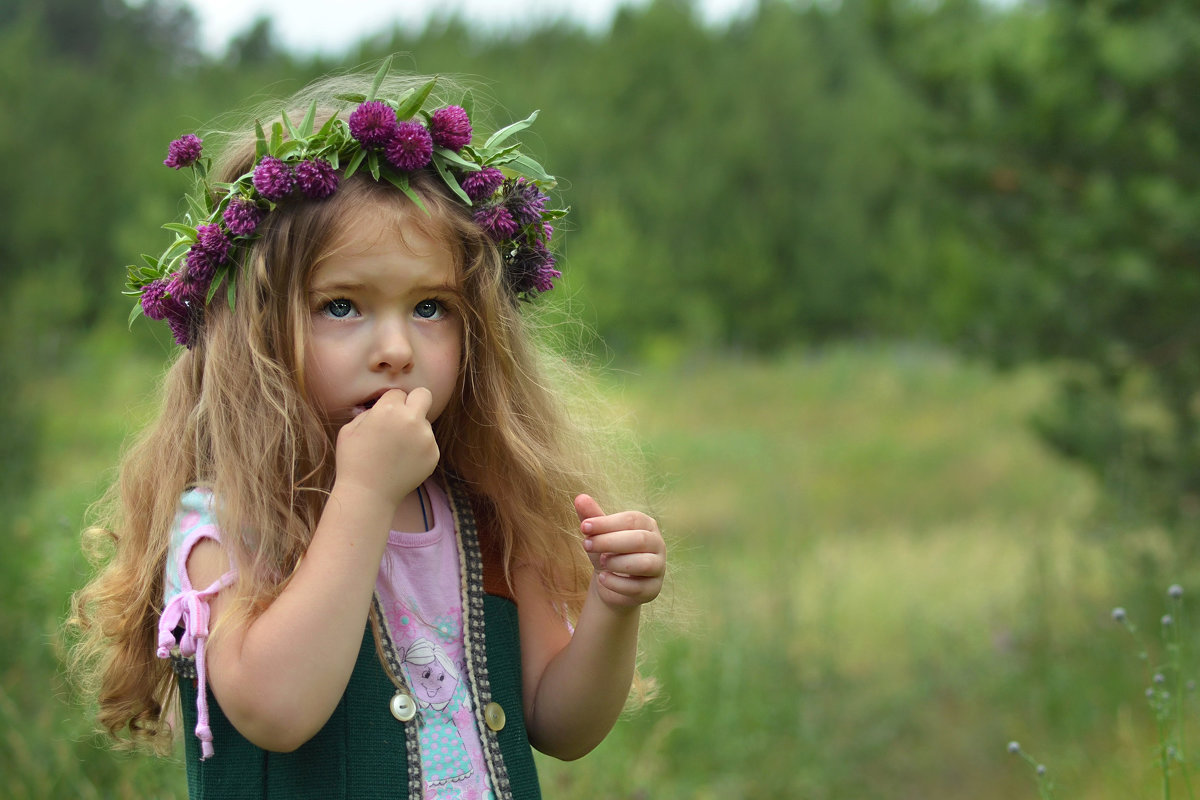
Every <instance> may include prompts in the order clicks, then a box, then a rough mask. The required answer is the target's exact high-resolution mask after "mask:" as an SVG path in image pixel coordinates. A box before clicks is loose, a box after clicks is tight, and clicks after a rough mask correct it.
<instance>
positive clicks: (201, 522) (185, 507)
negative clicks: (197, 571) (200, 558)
mask: <svg viewBox="0 0 1200 800" xmlns="http://www.w3.org/2000/svg"><path fill="white" fill-rule="evenodd" d="M199 536H207V537H210V538H213V539H216V540H217V541H220V540H221V535H220V531H219V530H218V528H217V520H216V515H215V514H214V512H213V493H212V490H211V489H207V488H205V487H195V488H192V489H188V490H187V491H185V492H184V493H183V494H181V495H180V496H179V508H178V509H177V510H176V512H175V522H174V524H172V525H171V538H170V542H169V543H168V545H167V563H166V575H165V578H166V580H165V586H164V589H165V592H164V594H165V596H166V598H167V599H170V598H171V597H173V596H174V595H176V594H179V592H181V591H182V590H183V581H182V579H181V577H180V574H181V572H182V571H183V570H185V569H186V568H187V567H186V564H187V551H188V550H190V549H191V548H190V547H189V545H190V544H195V542H196V541H197V537H199Z"/></svg>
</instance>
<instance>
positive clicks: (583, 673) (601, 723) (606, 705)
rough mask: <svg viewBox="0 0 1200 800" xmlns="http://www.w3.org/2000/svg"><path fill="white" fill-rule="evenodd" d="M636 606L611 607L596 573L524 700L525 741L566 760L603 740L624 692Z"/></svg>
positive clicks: (631, 655)
mask: <svg viewBox="0 0 1200 800" xmlns="http://www.w3.org/2000/svg"><path fill="white" fill-rule="evenodd" d="M640 616H641V614H640V606H633V607H629V608H614V607H612V606H609V605H608V604H606V603H604V602H603V601H602V600H600V598H599V597H598V596H597V594H596V579H595V578H593V579H592V585H591V587H590V588H589V590H588V597H587V600H586V601H585V603H584V606H583V609H582V610H581V612H580V615H579V620H578V622H577V624H576V626H575V632H574V634H573V635H572V637H571V639H570V641H569V642H568V643H567V645H566V646H565V647H564V648H563V649H562V650H561V651H560V652H559V653H558V654H557V655H556V656H555V657H554V658H553V659H552V660H551V661H550V662H549V663H548V664H547V665H546V667H545V670H544V671H543V672H542V676H541V679H540V680H539V681H538V684H537V690H536V696H535V697H534V698H533V701H532V703H531V704H530V713H529V714H528V715H527V719H526V724H527V726H528V728H529V738H530V742H531V743H532V744H533V745H534V746H535V747H536V748H537V749H538V750H540V751H542V752H543V753H546V754H547V755H551V756H554V757H555V758H559V759H563V760H566V761H569V760H573V759H576V758H581V757H583V756H585V755H587V754H588V753H589V752H591V751H592V749H593V748H595V747H596V745H598V744H600V742H601V741H603V739H604V737H605V736H607V735H608V732H609V731H610V730H612V727H613V725H614V724H615V723H616V721H617V717H618V716H620V714H621V710H622V709H623V708H624V707H625V702H626V700H627V699H628V697H629V687H630V685H631V683H632V681H633V675H634V668H635V661H636V659H637V641H638V625H639V621H640Z"/></svg>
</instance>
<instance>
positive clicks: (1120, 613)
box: [1112, 606, 1125, 622]
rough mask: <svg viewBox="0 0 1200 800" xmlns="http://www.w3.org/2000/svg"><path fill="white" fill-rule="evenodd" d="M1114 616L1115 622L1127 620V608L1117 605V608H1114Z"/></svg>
mask: <svg viewBox="0 0 1200 800" xmlns="http://www.w3.org/2000/svg"><path fill="white" fill-rule="evenodd" d="M1112 618H1113V622H1124V621H1125V609H1123V608H1121V607H1120V606H1117V607H1116V608H1114V609H1113V610H1112Z"/></svg>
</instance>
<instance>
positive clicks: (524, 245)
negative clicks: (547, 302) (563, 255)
mask: <svg viewBox="0 0 1200 800" xmlns="http://www.w3.org/2000/svg"><path fill="white" fill-rule="evenodd" d="M554 263H555V262H554V255H553V254H552V253H551V252H550V251H549V250H547V249H546V246H545V245H543V244H542V243H541V242H539V241H536V240H534V241H532V242H521V243H520V244H519V246H518V247H517V251H516V253H515V254H513V256H512V259H511V260H510V262H509V264H508V284H509V287H510V288H511V289H512V291H513V292H514V293H515V294H517V295H522V294H536V293H539V292H548V291H550V290H551V289H553V288H554V279H555V278H561V277H562V273H561V272H559V271H558V270H557V269H555V268H554Z"/></svg>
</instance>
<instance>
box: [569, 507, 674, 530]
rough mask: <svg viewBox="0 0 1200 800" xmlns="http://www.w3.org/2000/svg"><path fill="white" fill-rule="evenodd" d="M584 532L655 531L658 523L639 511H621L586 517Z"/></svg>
mask: <svg viewBox="0 0 1200 800" xmlns="http://www.w3.org/2000/svg"><path fill="white" fill-rule="evenodd" d="M587 523H588V524H587V526H586V528H587V529H586V531H585V532H586V533H590V534H598V533H615V532H617V531H657V530H658V523H657V522H655V521H654V519H653V517H650V516H648V515H646V514H643V513H642V512H640V511H622V512H619V513H617V514H608V515H605V516H593V517H589V518H588V519H587Z"/></svg>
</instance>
